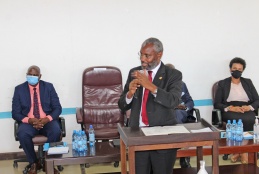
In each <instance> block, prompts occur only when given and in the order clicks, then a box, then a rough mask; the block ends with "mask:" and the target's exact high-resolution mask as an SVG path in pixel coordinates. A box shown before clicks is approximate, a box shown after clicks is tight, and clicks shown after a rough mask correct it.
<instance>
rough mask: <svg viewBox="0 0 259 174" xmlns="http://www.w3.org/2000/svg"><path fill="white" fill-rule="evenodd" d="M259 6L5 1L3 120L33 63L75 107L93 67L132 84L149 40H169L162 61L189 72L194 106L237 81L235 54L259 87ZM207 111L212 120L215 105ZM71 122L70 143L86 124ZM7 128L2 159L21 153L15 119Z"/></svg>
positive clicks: (66, 104)
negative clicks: (106, 68) (113, 69)
mask: <svg viewBox="0 0 259 174" xmlns="http://www.w3.org/2000/svg"><path fill="white" fill-rule="evenodd" d="M258 7H259V1H257V0H249V1H245V0H195V1H193V0H159V1H156V0H141V1H136V0H124V1H120V0H23V1H20V0H12V1H10V0H0V58H1V60H2V61H1V64H0V74H1V76H0V84H1V93H0V96H1V98H0V116H1V112H9V111H11V99H12V95H13V90H14V87H15V86H16V85H17V84H19V83H22V82H24V81H25V73H26V70H27V68H28V67H29V66H30V65H32V64H36V65H38V66H39V67H40V68H41V70H42V75H43V76H42V79H43V80H46V81H49V82H52V83H53V84H54V86H55V88H56V90H57V92H58V94H59V97H60V100H61V104H62V106H63V108H74V107H78V106H80V105H81V74H82V72H83V70H84V69H85V68H86V67H89V66H95V65H112V66H117V67H119V68H120V69H121V71H122V73H123V81H124V83H125V81H126V77H127V73H128V70H129V69H130V68H132V67H134V66H137V65H139V60H138V56H137V52H138V51H139V49H140V45H141V43H142V42H143V41H144V40H145V39H147V38H148V37H157V38H159V39H160V40H161V41H162V42H163V44H164V49H165V51H164V56H163V58H162V60H163V61H164V62H165V63H169V62H170V63H173V64H174V65H175V66H176V68H177V69H179V70H181V71H182V73H183V75H184V77H183V80H184V81H185V82H186V83H187V85H188V88H189V91H190V93H191V95H192V97H193V98H194V100H203V99H211V86H212V84H213V83H214V82H215V81H217V80H219V79H222V78H225V77H227V76H229V69H228V63H229V61H230V59H232V58H233V57H235V56H239V57H242V58H244V59H245V60H246V61H247V64H248V66H247V69H246V71H245V73H244V74H243V76H244V77H249V78H251V79H252V80H253V82H254V85H255V86H256V88H258V87H259V79H258V78H257V74H258V73H259V70H258V69H257V67H259V62H258V57H259V49H257V46H258V42H259V32H258V31H259V20H258V18H259V12H258ZM199 108H200V109H201V115H202V117H204V118H206V119H208V120H210V116H211V108H212V106H201V107H199ZM65 119H66V120H67V128H68V129H67V132H68V136H67V138H66V139H65V140H66V141H70V139H71V138H70V135H71V130H72V129H74V128H78V129H79V126H78V125H77V123H76V121H75V115H74V114H73V115H66V116H65ZM0 126H1V131H0V138H1V139H5V141H6V142H7V143H1V144H0V153H1V152H10V151H18V150H19V149H18V143H17V142H14V138H13V120H12V119H11V118H6V119H0ZM6 130H8V131H6ZM6 132H8V133H6Z"/></svg>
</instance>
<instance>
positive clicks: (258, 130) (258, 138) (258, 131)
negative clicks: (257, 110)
mask: <svg viewBox="0 0 259 174" xmlns="http://www.w3.org/2000/svg"><path fill="white" fill-rule="evenodd" d="M258 142H259V125H258V116H255V124H254V143H258Z"/></svg>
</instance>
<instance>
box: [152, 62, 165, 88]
mask: <svg viewBox="0 0 259 174" xmlns="http://www.w3.org/2000/svg"><path fill="white" fill-rule="evenodd" d="M164 79H165V65H164V64H163V62H161V66H160V68H159V69H158V71H157V73H156V75H155V77H154V80H153V83H154V84H155V85H156V86H160V84H161V82H162V81H163V80H164Z"/></svg>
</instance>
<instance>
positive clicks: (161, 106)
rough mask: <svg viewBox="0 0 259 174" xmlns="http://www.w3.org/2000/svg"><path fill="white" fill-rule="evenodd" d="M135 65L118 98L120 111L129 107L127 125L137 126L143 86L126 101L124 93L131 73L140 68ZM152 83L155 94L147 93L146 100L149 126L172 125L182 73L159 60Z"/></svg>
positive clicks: (127, 87) (180, 88) (179, 93)
mask: <svg viewBox="0 0 259 174" xmlns="http://www.w3.org/2000/svg"><path fill="white" fill-rule="evenodd" d="M140 69H141V67H140V66H139V67H136V68H133V69H131V70H130V72H129V75H128V80H127V82H126V84H125V87H124V91H123V93H122V95H121V96H120V99H119V102H118V104H119V107H120V109H121V110H122V111H127V110H129V109H131V114H130V118H129V119H130V121H129V126H130V127H134V126H139V116H140V110H141V103H142V94H143V87H140V88H139V90H140V91H139V96H138V97H137V98H134V97H133V99H132V102H131V103H130V104H127V103H126V95H127V92H128V91H129V84H130V82H131V81H132V80H133V78H132V77H131V73H132V72H133V71H135V70H140ZM153 83H154V84H155V85H156V86H157V87H158V89H157V95H156V97H154V95H153V94H151V93H149V96H148V101H147V116H148V121H149V125H150V126H164V125H174V124H176V123H177V121H176V118H175V112H174V108H175V107H176V106H177V105H178V104H179V103H180V98H181V92H182V73H181V72H180V71H178V70H176V69H171V68H169V67H167V66H165V65H164V64H163V63H162V62H161V66H160V68H159V70H158V71H157V73H156V76H155V77H154V80H153Z"/></svg>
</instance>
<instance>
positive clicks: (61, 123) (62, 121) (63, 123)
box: [59, 117, 66, 137]
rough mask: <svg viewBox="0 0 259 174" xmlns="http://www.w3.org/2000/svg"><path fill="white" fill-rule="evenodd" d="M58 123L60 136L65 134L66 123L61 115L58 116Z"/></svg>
mask: <svg viewBox="0 0 259 174" xmlns="http://www.w3.org/2000/svg"><path fill="white" fill-rule="evenodd" d="M59 121H60V125H61V133H62V137H65V136H66V124H65V119H64V118H63V117H59Z"/></svg>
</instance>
